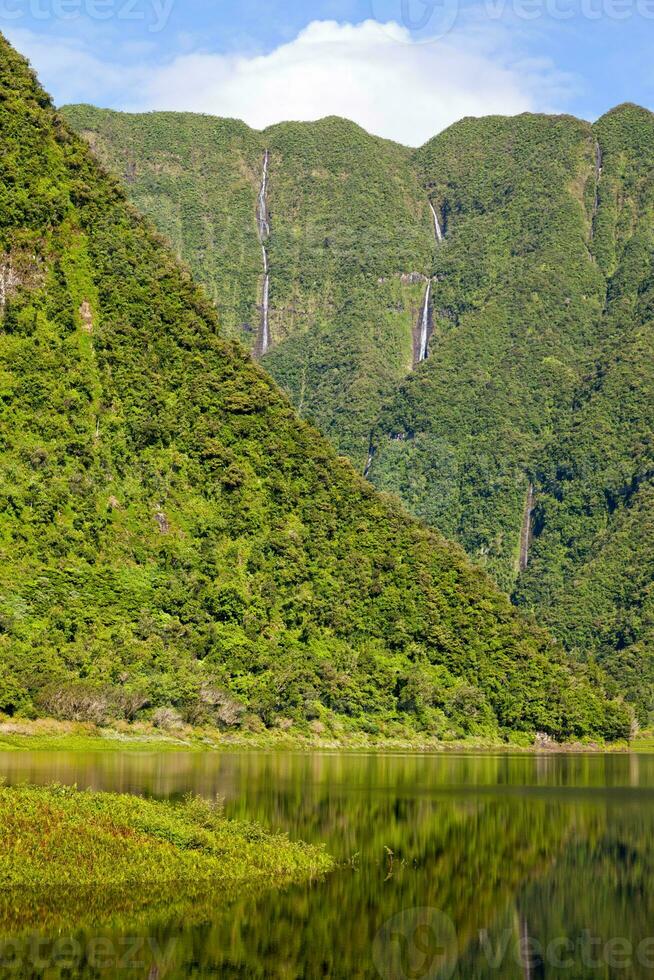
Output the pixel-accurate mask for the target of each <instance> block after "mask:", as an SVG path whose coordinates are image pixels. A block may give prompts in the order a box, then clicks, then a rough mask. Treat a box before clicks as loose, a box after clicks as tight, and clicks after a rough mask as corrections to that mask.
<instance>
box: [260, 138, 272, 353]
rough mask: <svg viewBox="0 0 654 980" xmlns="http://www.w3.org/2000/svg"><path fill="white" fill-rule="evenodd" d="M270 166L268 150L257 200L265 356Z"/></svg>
mask: <svg viewBox="0 0 654 980" xmlns="http://www.w3.org/2000/svg"><path fill="white" fill-rule="evenodd" d="M269 166H270V151H269V150H266V153H265V156H264V158H263V177H262V180H261V189H260V190H259V199H258V202H257V224H258V226H259V241H260V242H261V252H262V254H263V276H264V278H263V299H262V304H261V308H262V314H261V336H260V338H259V344H258V347H259V355H260V356H263V355H264V354H266V353H267V352H268V350H269V349H270V322H269V315H268V314H269V308H270V268H269V265H268V250H267V248H266V242H267V240H268V238H269V237H270V222H269V221H268V168H269Z"/></svg>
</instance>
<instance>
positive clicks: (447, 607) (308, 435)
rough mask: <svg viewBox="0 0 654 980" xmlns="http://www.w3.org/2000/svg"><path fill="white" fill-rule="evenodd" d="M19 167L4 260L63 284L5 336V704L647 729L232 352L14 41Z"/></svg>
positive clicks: (1, 576) (6, 53) (15, 298)
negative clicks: (634, 723) (25, 264)
mask: <svg viewBox="0 0 654 980" xmlns="http://www.w3.org/2000/svg"><path fill="white" fill-rule="evenodd" d="M0 159H1V161H2V163H1V167H2V170H1V174H0V205H1V207H0V216H1V218H0V254H3V255H11V256H13V255H16V254H18V252H19V251H23V252H25V254H28V255H30V256H31V260H30V261H32V262H33V263H34V265H35V267H38V269H39V276H38V277H35V278H34V279H32V280H30V281H29V282H25V283H22V284H17V285H16V287H15V288H14V289H12V291H11V292H10V293H9V294H8V295H6V296H5V306H4V311H3V313H2V319H1V321H0V385H1V387H0V403H1V406H2V416H1V423H2V424H1V427H0V439H1V446H2V457H1V458H2V470H1V473H0V557H1V559H2V560H1V561H0V710H3V711H9V712H16V711H19V710H34V709H36V710H48V706H52V705H55V706H59V707H60V706H61V705H62V704H65V705H68V709H67V710H71V711H72V710H77V708H76V705H77V706H78V705H79V704H80V701H82V702H84V703H85V704H87V706H88V704H89V702H90V701H91V702H92V703H93V705H96V706H97V705H98V703H99V702H100V701H102V699H104V702H105V703H108V702H107V699H109V701H110V702H111V704H112V706H113V708H112V710H114V711H122V712H123V713H124V715H125V716H131V715H133V714H134V713H135V712H136V713H137V712H138V711H139V710H141V708H147V707H156V706H163V705H169V706H174V707H175V708H177V709H178V710H180V711H183V712H184V713H185V715H186V717H188V718H189V719H193V720H197V719H198V718H202V717H204V716H205V715H206V714H207V713H209V714H212V716H218V717H220V718H222V721H223V723H224V724H239V723H240V722H239V721H238V719H240V718H243V719H249V720H248V721H247V723H248V724H254V723H255V722H256V724H258V725H261V724H262V723H264V724H267V725H273V724H275V722H276V721H279V720H280V717H282V718H285V719H289V718H290V719H291V720H292V721H295V722H296V723H297V724H300V725H306V724H308V722H309V721H310V720H314V721H319V722H320V724H323V725H332V726H335V727H336V728H337V729H338V730H339V731H341V732H342V731H348V730H350V731H351V730H356V729H359V730H361V729H364V730H368V731H371V730H375V731H379V730H385V731H398V730H406V729H407V728H408V729H414V730H421V731H428V732H431V733H434V734H438V733H440V734H446V733H447V732H455V733H456V732H460V733H461V732H475V731H476V732H507V731H509V730H524V731H534V730H542V731H545V732H549V733H551V734H556V735H573V736H577V735H584V734H601V733H603V734H607V735H609V736H614V735H618V734H623V733H624V732H625V730H626V729H627V728H628V725H629V714H628V712H627V711H626V709H625V708H624V706H623V705H621V704H620V703H616V702H610V701H608V700H607V699H606V698H605V696H604V693H603V690H602V686H601V681H599V680H598V679H597V678H596V677H595V675H594V674H593V672H592V671H590V672H587V671H584V670H578V671H577V670H572V669H571V668H570V667H569V666H568V664H567V661H566V659H565V656H564V654H563V651H562V650H561V649H560V648H559V647H557V646H556V645H555V644H554V643H553V642H552V640H551V638H550V637H549V635H548V634H546V633H544V632H543V631H540V630H539V629H537V628H536V627H534V626H532V625H530V624H529V623H526V622H524V621H523V620H522V619H521V618H520V616H519V615H518V614H517V613H516V612H515V611H514V610H513V609H512V608H511V606H510V604H509V602H508V600H507V599H506V598H505V597H503V596H502V595H501V594H500V593H499V591H497V590H496V588H495V587H494V586H493V585H492V584H491V583H490V581H489V580H488V579H487V578H486V577H485V576H484V575H483V573H481V572H480V571H479V570H476V569H474V568H473V567H472V566H471V565H470V564H469V563H468V561H467V559H466V558H465V557H464V555H463V554H462V553H461V552H460V551H459V549H458V548H457V547H455V546H453V545H448V544H447V543H445V542H444V541H443V540H442V539H441V538H440V537H439V536H438V535H437V534H435V533H432V532H429V531H427V530H426V529H424V528H423V527H422V526H420V525H419V524H418V523H417V522H416V521H415V520H414V519H412V518H410V517H409V516H407V515H406V514H405V512H404V511H403V510H402V509H401V508H400V507H399V506H398V505H396V504H395V503H394V502H392V501H389V500H388V499H386V498H383V497H381V496H379V495H378V494H376V493H375V491H374V490H373V489H372V487H371V486H370V485H369V484H368V483H367V482H365V481H364V480H363V479H362V477H361V476H359V475H357V473H355V471H354V470H353V469H352V467H351V466H350V464H349V463H348V462H346V461H345V460H342V459H339V458H338V457H337V456H336V454H335V452H334V450H333V448H332V447H331V446H330V445H329V443H328V442H327V441H326V440H324V439H323V438H322V437H321V436H320V435H319V434H318V433H317V432H316V431H315V430H314V429H311V428H310V427H309V426H308V425H306V424H305V423H303V422H302V421H301V420H299V419H298V417H297V415H296V414H295V412H294V410H293V409H292V407H291V405H290V403H289V402H288V401H287V399H286V398H285V397H284V396H283V395H282V394H281V393H280V392H279V390H278V389H277V387H276V386H275V384H274V382H273V381H272V380H271V379H270V378H269V376H268V375H266V374H265V373H264V372H263V371H262V370H261V369H260V368H259V367H258V366H257V365H256V364H255V363H254V362H253V361H252V359H251V358H250V357H249V355H248V353H247V352H246V350H245V349H244V348H242V347H240V346H239V345H236V344H234V343H233V342H231V341H229V340H227V339H225V338H224V337H223V336H221V333H220V329H219V322H218V318H217V316H216V313H215V310H214V309H213V307H212V305H211V304H210V302H209V301H208V299H206V298H205V297H204V295H203V294H202V293H201V292H200V291H199V290H198V288H197V287H196V286H195V285H194V284H193V282H192V280H191V278H190V276H189V274H188V273H187V272H186V271H185V269H184V268H183V267H181V266H180V265H179V264H178V263H177V262H176V261H175V259H174V257H173V256H172V255H171V254H170V253H169V251H168V248H167V246H166V245H165V243H163V242H162V241H161V239H160V237H159V236H157V235H156V234H155V233H154V232H153V231H152V229H151V227H150V225H149V224H148V223H147V222H146V221H145V220H144V219H142V218H140V217H139V216H138V215H137V213H136V212H135V211H134V210H133V209H132V208H131V207H130V206H129V205H128V204H127V203H126V201H125V198H124V196H123V192H122V191H121V190H120V189H119V187H118V185H117V184H116V183H115V182H114V181H112V180H111V179H109V178H107V177H106V176H105V175H104V174H103V173H102V171H101V170H100V168H99V167H98V165H97V164H96V163H95V161H94V160H93V158H92V156H91V154H90V152H89V150H88V148H87V146H86V145H85V144H84V143H83V142H82V141H81V140H79V139H78V138H77V137H75V136H73V135H72V134H71V133H70V131H69V130H68V128H67V127H66V126H65V125H64V124H63V123H62V121H61V119H60V118H59V117H58V116H57V115H56V113H55V112H54V111H53V109H52V108H51V106H50V104H49V102H48V99H47V97H46V96H45V95H44V93H43V92H42V91H41V89H40V88H39V87H38V85H37V84H36V82H35V80H34V78H33V76H32V74H31V72H30V71H29V69H28V67H27V65H26V64H25V62H24V61H23V60H22V59H21V58H20V57H19V56H18V55H16V54H15V53H14V52H13V51H12V49H11V48H10V47H9V46H8V45H7V44H6V43H5V42H4V40H2V39H0ZM261 159H262V157H259V160H258V164H259V177H260V174H261V171H260V166H261ZM273 159H274V153H273V150H272V149H271V161H272V160H273ZM273 177H274V169H271V180H272V179H273ZM249 203H252V204H253V205H254V206H255V212H254V213H255V215H256V194H255V195H254V197H252V199H251V200H250V201H249ZM271 227H274V214H271ZM254 234H255V245H256V248H257V250H259V256H260V243H259V241H258V240H257V236H256V221H254ZM271 268H272V257H271ZM84 699H86V701H84ZM244 723H245V722H244Z"/></svg>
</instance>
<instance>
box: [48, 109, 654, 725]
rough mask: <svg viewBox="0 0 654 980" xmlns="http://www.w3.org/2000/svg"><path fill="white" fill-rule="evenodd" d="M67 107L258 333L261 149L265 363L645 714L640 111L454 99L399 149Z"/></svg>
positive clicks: (647, 310)
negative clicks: (494, 109) (547, 110)
mask: <svg viewBox="0 0 654 980" xmlns="http://www.w3.org/2000/svg"><path fill="white" fill-rule="evenodd" d="M64 112H65V116H66V118H67V119H68V120H69V121H70V122H71V124H72V125H73V127H74V128H75V129H77V130H78V131H79V132H81V133H83V134H84V135H85V136H86V138H87V139H88V140H89V141H90V143H91V145H92V147H93V149H94V151H95V152H96V154H97V155H98V156H99V158H100V159H101V160H102V161H103V163H104V164H105V165H106V166H107V167H108V168H109V169H110V170H112V171H114V172H115V173H117V174H119V175H122V177H123V178H124V180H125V182H126V187H127V190H128V193H129V195H130V197H131V199H132V200H133V202H134V203H135V204H136V205H137V206H138V207H139V208H140V209H141V210H143V211H144V212H145V213H147V214H149V215H150V216H151V217H152V218H153V219H154V220H155V222H156V223H157V225H158V226H159V228H160V229H161V230H162V231H163V232H164V233H165V234H166V235H167V236H168V237H169V238H170V240H171V241H172V243H173V246H174V248H175V250H176V251H177V253H178V255H180V256H182V257H183V258H184V259H185V260H186V261H187V262H188V263H189V265H190V266H191V268H192V269H193V271H194V273H195V274H196V275H197V276H198V277H199V278H200V280H201V281H202V282H203V283H204V284H205V286H206V287H207V288H208V290H209V293H210V295H211V297H212V299H213V300H214V302H215V304H216V306H217V308H218V311H219V314H220V315H221V320H222V323H223V324H224V329H225V330H226V332H227V333H228V334H229V335H230V336H235V337H239V338H240V339H241V340H244V341H245V342H246V344H247V345H248V346H249V347H250V348H254V346H255V337H256V325H257V322H258V319H259V317H260V310H259V308H258V305H259V304H260V302H261V289H262V274H263V272H262V265H261V255H260V249H259V243H258V240H257V234H256V220H255V216H256V199H257V194H258V191H259V188H260V182H261V169H262V162H263V157H264V153H265V152H266V150H268V151H269V154H270V180H269V185H268V198H267V200H268V207H269V211H270V239H269V245H268V251H269V255H270V268H271V276H270V302H271V312H270V322H271V328H272V339H273V346H272V349H271V351H270V353H268V354H267V356H266V357H265V366H266V368H267V369H268V370H269V371H270V372H271V373H272V375H273V376H274V377H275V378H276V380H277V381H278V382H279V383H280V385H281V386H282V387H283V388H284V389H285V391H286V392H287V393H288V394H289V396H290V398H291V399H292V401H293V403H294V404H295V406H296V407H297V408H298V410H299V411H300V413H301V414H302V415H304V416H305V417H306V418H307V419H309V420H310V421H311V422H312V423H314V424H315V425H317V426H318V427H319V428H320V429H321V431H322V432H323V433H325V434H327V435H328V436H329V437H330V439H331V440H332V441H333V442H334V443H335V444H336V446H337V448H338V449H339V451H340V452H342V453H344V454H346V455H347V456H349V458H350V459H351V460H352V462H353V463H354V465H355V466H356V468H357V469H359V470H360V471H363V470H364V469H365V470H366V472H367V474H368V476H369V478H370V480H371V481H372V482H373V484H374V485H375V486H376V487H377V488H379V489H382V490H384V491H389V492H391V493H393V494H395V495H398V496H399V497H400V498H401V499H402V501H403V502H404V504H405V505H406V506H407V507H408V508H409V510H410V511H412V512H413V513H414V514H415V515H417V516H418V517H420V518H421V519H422V520H424V521H426V522H427V523H428V524H430V525H432V526H433V527H435V528H437V529H438V530H439V531H440V532H441V533H443V534H444V535H445V536H447V537H448V538H451V539H453V540H456V541H458V542H459V543H460V544H461V545H462V546H463V547H464V549H465V550H466V552H467V553H468V554H469V556H470V557H471V558H472V559H473V560H474V561H475V562H476V563H477V564H479V565H481V566H482V567H484V568H485V569H486V570H487V571H489V572H490V573H491V574H492V575H493V577H494V578H495V580H496V581H497V583H498V584H499V585H500V587H501V588H502V589H503V590H504V591H505V592H506V593H507V594H510V595H512V596H513V599H514V601H515V602H517V603H518V604H519V605H520V606H522V607H524V608H526V609H528V610H530V611H532V612H533V614H534V615H535V617H536V618H537V620H539V621H543V622H545V623H547V625H548V626H549V627H550V629H551V630H552V631H553V633H554V634H555V636H556V637H557V638H558V639H559V640H560V641H562V642H563V643H564V645H565V646H566V648H567V649H568V651H569V652H570V653H571V654H572V656H573V657H574V658H575V659H576V660H577V661H579V662H590V661H593V660H595V659H599V660H600V661H601V662H602V663H603V664H604V665H605V666H606V667H607V668H608V670H609V671H610V673H611V674H612V675H613V677H614V679H615V682H616V685H617V688H618V689H620V690H622V691H624V692H626V694H627V696H628V698H629V700H630V701H631V702H633V703H634V705H635V706H636V708H637V711H638V715H639V718H640V720H641V721H642V722H645V721H647V720H648V718H649V716H650V713H651V712H652V709H653V708H654V659H653V656H652V649H653V642H654V625H653V624H654V607H653V605H652V601H653V600H652V595H653V588H654V586H653V583H654V536H653V535H652V533H651V524H652V510H651V501H652V499H653V495H654V488H653V486H652V477H653V476H654V463H653V462H652V458H651V456H652V441H653V428H652V419H653V418H654V374H653V370H652V368H653V363H654V362H653V351H652V323H651V321H652V296H651V292H652V258H653V248H652V210H653V194H654V191H653V176H652V174H653V165H654V117H653V116H652V114H651V113H650V112H648V111H646V110H644V109H640V108H638V107H637V106H631V105H625V106H620V107H618V108H617V109H615V110H614V111H612V112H611V113H609V114H608V115H607V116H605V117H604V118H602V119H600V120H599V121H598V122H597V123H596V124H594V125H591V124H590V123H586V122H583V121H579V120H576V119H573V118H571V117H569V116H535V115H529V114H525V115H521V116H517V117H512V118H499V117H487V118H484V119H465V120H462V121H461V122H460V123H457V124H456V125H454V126H452V127H451V128H450V129H448V130H447V131H445V132H444V133H441V134H440V135H439V136H437V137H436V138H435V139H433V140H432V141H430V142H429V143H428V144H427V145H426V146H424V147H422V148H421V149H419V150H417V151H410V150H408V149H405V148H403V147H400V146H396V145H394V144H392V143H389V142H387V141H384V140H380V139H378V138H375V137H372V136H369V135H368V134H366V133H364V132H363V131H362V130H361V129H360V128H359V127H357V126H355V125H354V124H353V123H348V122H347V121H345V120H340V119H326V120H322V121H321V122H317V123H302V124H300V123H292V124H291V123H289V124H281V125H278V126H274V127H272V128H271V129H269V130H266V131H265V132H263V133H258V132H254V131H252V130H250V129H248V128H247V127H245V126H244V125H243V124H241V123H236V122H233V121H225V120H219V119H213V118H211V117H207V116H193V115H188V114H170V113H154V114H149V115H145V116H130V115H125V114H120V113H111V112H105V111H102V110H98V109H93V108H91V107H88V106H75V107H68V108H67V109H65V110H64ZM430 204H431V206H432V207H433V209H434V212H435V214H436V217H437V220H438V221H439V223H440V226H441V229H442V232H443V233H444V239H443V242H442V243H439V242H438V240H437V237H436V235H435V228H434V223H433V218H432V213H431V209H430ZM428 279H431V285H430V293H429V300H430V302H429V309H428V314H429V356H428V358H427V359H426V360H425V361H423V362H422V363H420V364H417V363H416V361H417V359H416V344H417V333H418V331H419V329H420V324H421V318H422V314H423V307H424V299H425V292H426V286H427V282H428Z"/></svg>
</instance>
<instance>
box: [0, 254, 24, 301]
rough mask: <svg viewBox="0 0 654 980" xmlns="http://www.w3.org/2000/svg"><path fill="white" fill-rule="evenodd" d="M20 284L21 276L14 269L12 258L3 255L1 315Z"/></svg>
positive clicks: (0, 294)
mask: <svg viewBox="0 0 654 980" xmlns="http://www.w3.org/2000/svg"><path fill="white" fill-rule="evenodd" d="M20 284H21V280H20V276H19V275H18V272H17V271H16V269H15V268H14V264H13V259H12V256H11V255H7V254H5V255H3V256H2V258H1V259H0V313H2V312H4V308H5V306H6V303H7V300H8V299H9V297H10V296H11V294H12V293H13V292H14V291H15V290H16V289H17V288H18V287H19V286H20Z"/></svg>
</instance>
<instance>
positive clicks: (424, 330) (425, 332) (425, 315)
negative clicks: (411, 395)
mask: <svg viewBox="0 0 654 980" xmlns="http://www.w3.org/2000/svg"><path fill="white" fill-rule="evenodd" d="M430 299H431V279H429V280H428V282H427V292H426V293H425V305H424V306H423V308H422V320H421V322H420V348H419V350H418V363H420V362H421V361H425V360H426V359H427V354H428V353H429V301H430Z"/></svg>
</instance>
